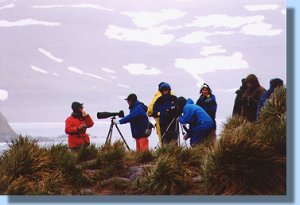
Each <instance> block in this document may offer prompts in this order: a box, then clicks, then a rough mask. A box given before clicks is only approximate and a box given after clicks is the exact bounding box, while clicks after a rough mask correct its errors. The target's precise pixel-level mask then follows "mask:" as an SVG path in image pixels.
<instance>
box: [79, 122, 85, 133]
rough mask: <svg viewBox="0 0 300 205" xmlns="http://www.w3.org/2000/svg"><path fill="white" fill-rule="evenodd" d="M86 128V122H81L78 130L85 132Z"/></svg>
mask: <svg viewBox="0 0 300 205" xmlns="http://www.w3.org/2000/svg"><path fill="white" fill-rule="evenodd" d="M86 128H87V126H86V124H81V125H79V127H78V128H77V130H78V132H79V133H84V132H85V130H86Z"/></svg>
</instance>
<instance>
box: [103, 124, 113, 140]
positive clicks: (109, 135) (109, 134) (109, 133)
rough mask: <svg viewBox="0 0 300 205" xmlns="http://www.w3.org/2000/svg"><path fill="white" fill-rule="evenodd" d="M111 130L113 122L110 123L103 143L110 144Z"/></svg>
mask: <svg viewBox="0 0 300 205" xmlns="http://www.w3.org/2000/svg"><path fill="white" fill-rule="evenodd" d="M112 131H113V124H110V127H109V131H108V133H107V137H106V140H105V144H107V143H109V144H111V136H112Z"/></svg>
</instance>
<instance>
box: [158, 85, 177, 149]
mask: <svg viewBox="0 0 300 205" xmlns="http://www.w3.org/2000/svg"><path fill="white" fill-rule="evenodd" d="M159 91H160V92H161V93H162V96H160V97H159V98H158V99H157V100H156V101H155V103H154V106H153V116H154V117H159V125H160V133H161V136H162V144H166V143H169V142H172V141H176V142H177V139H178V126H177V125H178V124H177V123H176V120H175V117H176V116H175V114H176V113H175V103H176V99H177V97H176V96H175V95H172V94H171V86H170V85H169V84H168V83H162V84H161V85H160V86H159Z"/></svg>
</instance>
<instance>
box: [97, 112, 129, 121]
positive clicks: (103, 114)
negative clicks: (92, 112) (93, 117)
mask: <svg viewBox="0 0 300 205" xmlns="http://www.w3.org/2000/svg"><path fill="white" fill-rule="evenodd" d="M115 116H119V117H124V111H123V110H121V111H120V112H97V118H98V119H105V118H108V117H115Z"/></svg>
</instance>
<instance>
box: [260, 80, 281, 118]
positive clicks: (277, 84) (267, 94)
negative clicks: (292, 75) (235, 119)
mask: <svg viewBox="0 0 300 205" xmlns="http://www.w3.org/2000/svg"><path fill="white" fill-rule="evenodd" d="M280 86H283V81H282V80H281V79H279V78H275V79H272V80H271V81H270V88H269V89H268V90H267V91H266V92H265V93H264V94H263V95H262V96H261V97H260V99H259V103H258V107H257V113H256V119H258V117H259V113H260V111H261V109H262V108H263V107H264V105H265V104H266V101H267V100H268V99H269V98H270V97H271V95H272V94H273V92H274V90H275V88H277V87H280Z"/></svg>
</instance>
